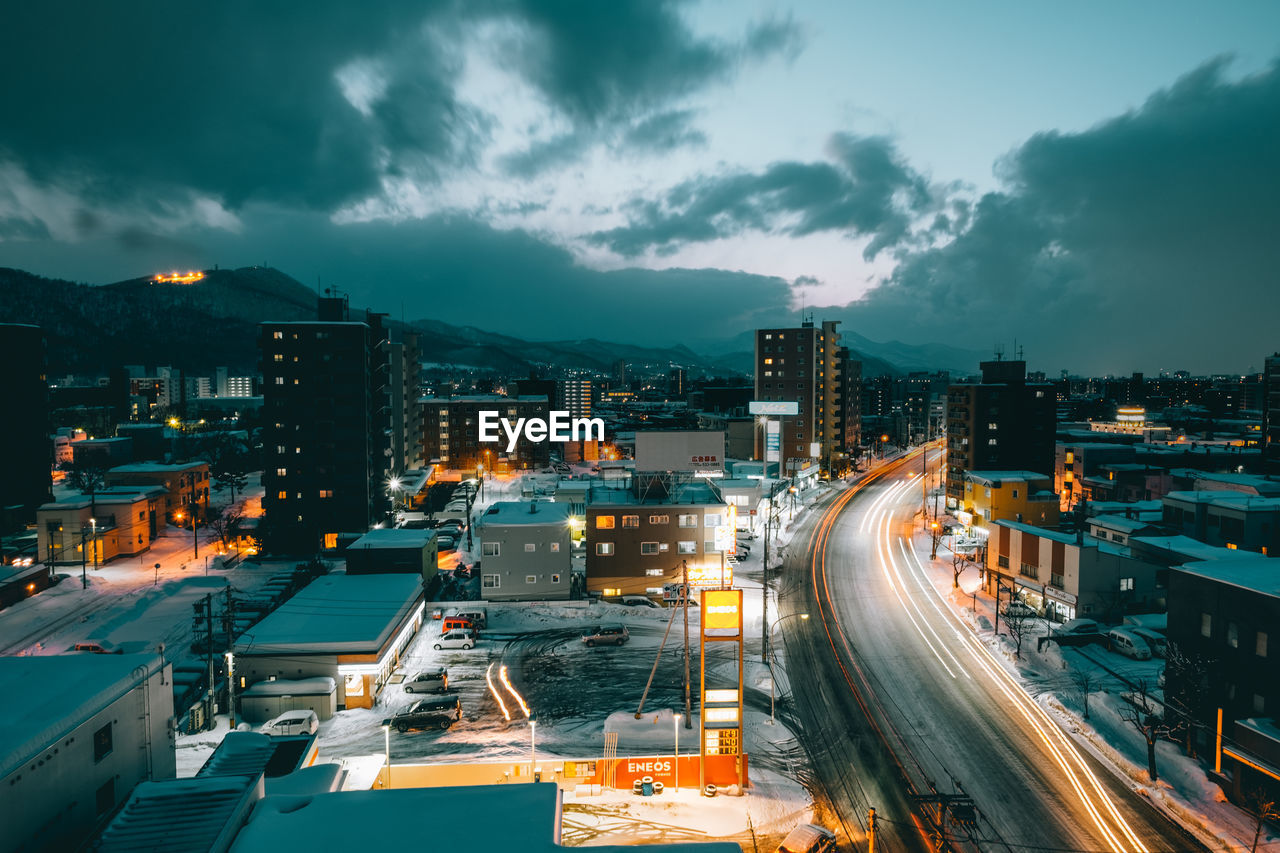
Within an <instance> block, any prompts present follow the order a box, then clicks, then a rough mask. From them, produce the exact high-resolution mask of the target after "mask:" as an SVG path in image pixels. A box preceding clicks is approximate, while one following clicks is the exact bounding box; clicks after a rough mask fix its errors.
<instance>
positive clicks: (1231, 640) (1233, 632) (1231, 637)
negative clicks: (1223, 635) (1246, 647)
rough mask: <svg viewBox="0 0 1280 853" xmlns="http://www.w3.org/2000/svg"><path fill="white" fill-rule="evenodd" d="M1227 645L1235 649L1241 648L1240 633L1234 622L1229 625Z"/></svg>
mask: <svg viewBox="0 0 1280 853" xmlns="http://www.w3.org/2000/svg"><path fill="white" fill-rule="evenodd" d="M1227 645H1228V646H1230V647H1231V648H1233V649H1238V648H1240V632H1239V631H1238V630H1237V629H1236V623H1234V622H1228V623H1227Z"/></svg>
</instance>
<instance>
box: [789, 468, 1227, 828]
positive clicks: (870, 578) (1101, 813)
mask: <svg viewBox="0 0 1280 853" xmlns="http://www.w3.org/2000/svg"><path fill="white" fill-rule="evenodd" d="M919 465H920V461H919V455H918V453H917V454H913V455H911V456H908V457H906V458H904V459H903V460H902V461H901V462H899V463H896V464H894V465H891V466H887V467H886V468H884V469H881V470H880V471H878V472H876V474H875V475H873V476H871V477H868V478H866V479H864V481H863V482H861V483H859V484H858V485H855V486H854V487H852V488H850V489H849V490H847V491H845V492H843V493H842V494H839V495H838V496H834V497H833V498H831V499H830V500H829V501H828V502H827V504H826V506H825V507H822V508H820V509H819V510H818V511H815V512H814V513H813V517H812V518H810V519H809V520H808V524H809V529H808V531H807V533H806V532H801V533H800V534H798V535H797V538H796V540H795V541H796V542H797V543H799V542H803V541H806V539H807V542H808V547H807V548H800V547H795V548H793V549H792V551H791V554H790V555H789V559H788V561H787V563H786V568H785V577H786V588H785V589H784V591H783V594H782V595H781V596H780V598H781V600H782V601H783V608H784V611H785V612H799V611H801V610H808V612H810V613H812V614H813V616H814V617H816V618H811V619H810V620H808V621H807V622H806V623H805V627H804V628H803V629H798V628H797V629H795V630H792V631H789V632H788V633H787V634H786V643H787V652H788V655H789V657H790V660H791V673H790V675H791V679H792V683H793V684H795V685H806V688H807V689H799V688H798V689H797V690H796V691H795V702H796V705H797V711H798V713H799V714H800V717H801V720H802V721H803V726H802V731H803V732H805V733H807V734H806V735H804V736H805V737H806V738H807V739H808V744H807V745H808V747H809V749H810V752H811V755H812V757H813V760H814V762H815V765H816V770H817V774H818V776H819V778H820V779H821V780H822V781H823V783H824V785H825V786H826V788H827V792H828V795H829V796H830V797H831V799H832V801H833V804H834V806H835V808H836V811H837V812H838V813H839V814H840V816H841V818H842V822H843V824H844V827H845V829H846V832H848V833H849V835H850V837H851V839H853V841H854V842H855V843H856V844H858V846H861V845H862V842H863V839H865V837H866V829H867V815H868V810H869V809H870V808H871V807H875V809H876V815H877V830H878V834H877V839H876V841H877V846H878V849H887V850H923V849H927V848H931V847H932V848H934V849H936V843H937V840H938V839H937V838H936V837H935V836H936V834H937V833H936V830H935V829H934V827H933V826H930V825H929V823H928V822H927V821H925V820H924V819H923V812H922V809H923V808H926V807H928V808H937V807H938V804H940V803H942V802H943V801H947V800H950V801H951V802H952V805H953V808H952V809H951V810H950V814H949V815H948V816H947V820H946V828H945V838H946V839H947V840H948V841H952V842H957V846H958V847H959V848H960V849H997V848H999V849H1014V850H1016V849H1041V850H1045V849H1058V850H1068V849H1070V850H1090V851H1092V850H1113V851H1122V850H1123V851H1135V853H1141V851H1148V850H1151V851H1156V850H1162V851H1171V850H1196V849H1202V848H1201V846H1200V845H1199V844H1198V843H1197V842H1196V841H1194V840H1193V839H1192V838H1190V837H1189V836H1187V835H1186V834H1185V833H1184V832H1183V831H1182V830H1181V829H1180V828H1178V827H1176V826H1174V825H1173V824H1172V823H1170V822H1169V821H1168V820H1167V819H1165V818H1164V817H1163V816H1162V815H1161V814H1160V813H1158V812H1157V811H1156V810H1155V809H1153V808H1152V807H1151V806H1150V805H1149V804H1148V803H1147V802H1146V801H1145V799H1143V798H1142V797H1141V796H1139V795H1137V794H1135V793H1134V792H1132V791H1131V790H1130V789H1129V788H1128V787H1127V786H1125V785H1123V784H1121V783H1120V782H1119V781H1117V780H1116V779H1115V778H1114V777H1113V776H1112V775H1111V774H1110V773H1109V772H1108V771H1107V770H1106V769H1105V768H1103V767H1102V766H1101V765H1100V764H1099V763H1098V762H1097V761H1096V760H1094V759H1093V758H1092V757H1091V756H1089V755H1088V754H1087V753H1086V752H1084V751H1083V750H1081V749H1079V748H1078V747H1077V746H1076V744H1075V743H1074V742H1073V741H1072V739H1071V738H1070V737H1069V736H1068V735H1067V734H1066V733H1064V732H1063V731H1062V730H1061V729H1060V728H1059V727H1058V726H1057V725H1056V724H1055V723H1054V722H1053V721H1052V720H1051V719H1050V718H1049V717H1048V716H1047V715H1046V714H1045V712H1044V711H1043V710H1042V709H1041V708H1040V707H1039V706H1038V705H1037V704H1036V703H1035V702H1034V700H1032V699H1031V697H1029V696H1028V695H1027V694H1026V692H1025V691H1024V690H1023V689H1022V688H1021V687H1020V686H1019V684H1018V683H1017V682H1016V681H1015V680H1014V679H1013V677H1012V676H1011V675H1009V674H1008V673H1007V672H1006V671H1005V670H1004V669H1003V667H1002V666H1001V664H1000V663H999V662H998V661H997V660H996V659H995V658H994V657H993V656H992V654H991V653H990V651H989V650H988V649H987V648H986V647H985V646H984V645H983V644H982V643H981V642H979V641H978V640H976V639H975V638H974V637H973V635H972V633H971V631H970V629H969V628H968V626H966V625H964V624H963V623H962V622H961V621H960V620H959V619H958V618H956V617H955V616H954V615H953V614H952V613H951V612H950V611H949V610H947V608H946V607H945V606H944V604H943V603H942V602H941V601H940V600H939V599H938V597H937V594H936V592H935V591H934V588H933V586H932V584H931V583H930V582H929V580H928V579H927V578H926V577H925V575H924V572H923V569H922V567H921V566H920V565H919V564H918V563H917V562H916V558H915V556H914V552H913V551H912V550H911V548H910V543H909V536H910V532H911V525H912V523H913V517H914V515H915V513H916V512H917V509H918V507H919V505H920V500H921V493H920V481H919ZM814 733H820V739H819V738H815V737H814ZM970 803H971V804H972V806H973V807H974V809H975V811H974V814H973V820H972V822H971V823H970V822H968V821H965V823H968V824H969V825H962V824H961V823H960V822H959V821H958V819H964V818H966V817H967V816H968V809H967V807H968V805H969V804H970Z"/></svg>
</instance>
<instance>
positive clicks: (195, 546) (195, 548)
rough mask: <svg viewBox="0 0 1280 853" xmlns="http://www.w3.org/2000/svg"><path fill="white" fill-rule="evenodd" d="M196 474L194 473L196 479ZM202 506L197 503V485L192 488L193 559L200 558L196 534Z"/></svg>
mask: <svg viewBox="0 0 1280 853" xmlns="http://www.w3.org/2000/svg"><path fill="white" fill-rule="evenodd" d="M194 479H195V475H194V474H193V475H192V480H193V481H194ZM199 508H200V504H198V503H196V497H195V486H194V485H193V486H192V490H191V556H192V558H193V559H196V560H198V559H200V539H199V538H198V537H197V535H196V529H197V524H196V510H198V509H199Z"/></svg>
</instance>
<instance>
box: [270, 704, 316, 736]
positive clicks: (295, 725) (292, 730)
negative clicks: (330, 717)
mask: <svg viewBox="0 0 1280 853" xmlns="http://www.w3.org/2000/svg"><path fill="white" fill-rule="evenodd" d="M258 731H260V732H262V733H263V734H268V735H276V736H281V735H313V734H315V733H316V732H318V731H320V718H319V717H317V716H316V712H315V711H311V710H301V711H285V712H284V713H283V714H281V715H280V716H278V717H275V718H274V719H271V720H267V721H266V722H265V723H263V724H262V728H260V729H258Z"/></svg>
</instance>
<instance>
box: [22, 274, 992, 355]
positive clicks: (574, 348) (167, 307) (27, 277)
mask: <svg viewBox="0 0 1280 853" xmlns="http://www.w3.org/2000/svg"><path fill="white" fill-rule="evenodd" d="M198 275H199V276H200V277H199V278H198V280H193V281H191V282H189V283H183V282H173V281H157V280H155V279H154V278H135V279H129V280H127V281H119V282H115V283H112V284H104V285H88V284H77V283H75V282H70V281H63V280H60V279H49V278H42V277H41V276H37V275H33V274H32V273H28V272H24V271H22V270H15V269H5V268H0V322H7V323H34V324H36V325H39V326H42V327H43V328H44V330H45V334H46V335H47V336H48V340H49V350H48V352H49V373H50V375H52V376H61V375H63V374H67V373H78V374H89V375H94V374H98V375H101V374H104V373H106V372H107V371H108V370H110V369H111V368H112V367H114V366H117V365H121V364H142V365H147V366H156V365H173V366H175V367H181V368H182V369H184V370H186V371H188V372H189V373H192V374H197V375H200V374H204V375H207V374H210V373H212V372H213V369H214V368H215V367H219V366H224V365H225V366H227V367H228V368H230V369H231V371H232V372H233V373H237V374H242V375H243V374H251V373H255V372H256V370H257V361H258V352H257V325H258V323H260V322H263V321H266V320H310V319H314V318H315V316H316V293H315V291H314V290H312V289H311V288H309V287H307V286H306V285H304V284H302V283H301V282H299V281H297V280H296V279H294V278H291V277H290V276H288V275H286V274H285V273H282V272H280V271H279V270H276V269H272V268H270V267H243V268H240V269H234V270H224V269H214V270H205V271H204V272H203V273H202V274H198ZM352 316H353V317H359V316H362V314H361V312H359V311H357V310H354V309H353V311H352ZM390 325H391V326H393V327H395V326H400V325H401V324H400V323H398V322H395V321H390ZM405 325H407V326H408V327H409V328H412V329H414V330H416V331H418V332H420V333H421V346H422V359H423V361H425V362H434V363H439V364H454V365H467V366H473V367H481V368H491V369H495V370H499V371H502V372H507V373H512V374H520V373H525V372H527V371H528V370H529V369H530V368H532V367H534V366H547V365H549V366H553V367H564V368H582V369H588V370H600V371H608V370H610V368H611V367H612V365H613V363H614V362H616V361H617V360H618V359H625V360H626V361H627V363H628V364H629V365H630V366H631V367H632V369H633V370H635V369H641V370H643V369H644V368H648V369H650V370H652V371H654V372H658V371H661V370H666V369H668V368H670V367H683V368H684V369H685V370H687V371H688V372H689V374H690V376H691V377H698V376H730V375H742V376H749V375H750V374H751V371H752V360H753V355H752V348H753V334H754V333H753V332H751V331H747V332H743V333H742V334H740V335H736V336H734V337H732V338H729V339H727V340H725V341H723V342H721V343H720V344H718V345H714V346H711V347H708V348H706V349H707V351H705V352H703V353H698V352H694V351H693V350H691V349H689V348H688V347H686V346H676V347H648V346H642V345H638V344H619V343H612V342H609V341H604V340H600V339H597V338H587V339H580V340H560V341H527V340H522V339H520V338H515V337H510V336H507V335H499V334H495V333H492V332H486V331H484V330H482V329H478V328H475V327H474V326H455V325H451V324H449V323H445V322H442V321H440V320H431V319H422V320H417V321H414V322H411V323H408V324H405ZM841 340H842V342H844V343H846V345H848V346H849V347H850V348H851V349H852V350H854V351H856V353H857V354H858V355H859V356H861V358H862V361H863V374H864V375H866V376H877V375H882V374H889V375H900V374H901V373H903V372H905V371H907V370H928V369H937V368H939V367H942V368H950V369H953V370H957V371H958V372H969V371H971V370H972V369H973V368H974V366H975V365H976V364H977V361H978V358H979V356H978V354H977V353H973V352H970V351H968V350H963V349H959V348H956V347H951V346H947V345H943V344H930V345H925V346H912V345H909V344H903V343H900V342H898V341H891V342H889V343H877V342H875V341H871V340H869V339H867V338H864V337H862V336H861V335H857V334H854V333H850V332H842V333H841Z"/></svg>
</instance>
